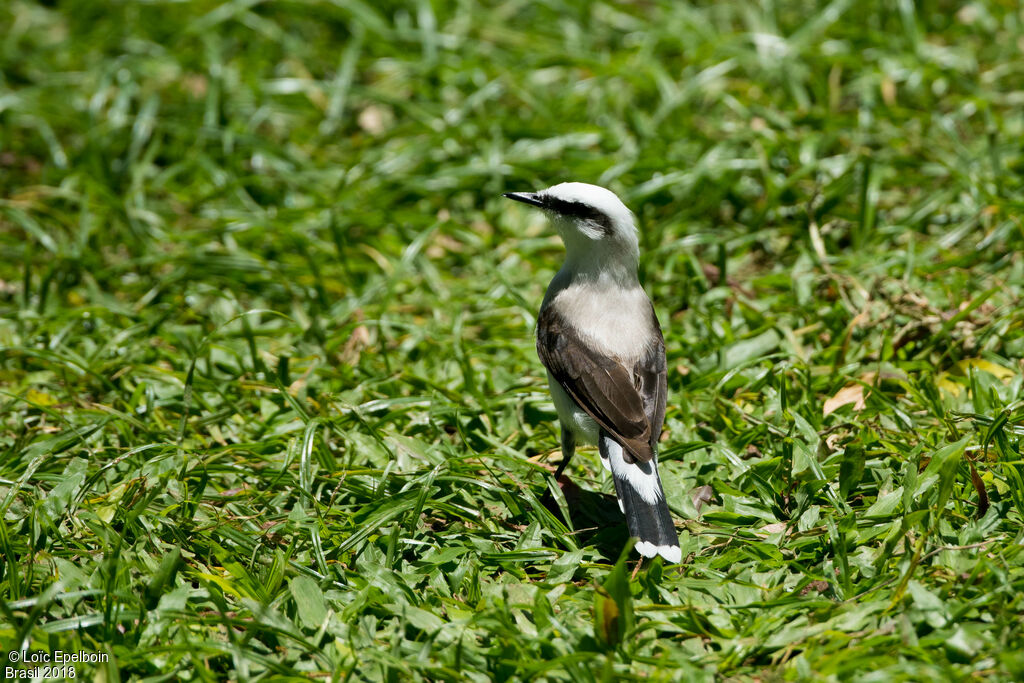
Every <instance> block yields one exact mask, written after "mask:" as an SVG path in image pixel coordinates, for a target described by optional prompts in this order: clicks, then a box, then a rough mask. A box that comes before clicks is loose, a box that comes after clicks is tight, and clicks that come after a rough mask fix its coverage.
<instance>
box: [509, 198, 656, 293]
mask: <svg viewBox="0 0 1024 683" xmlns="http://www.w3.org/2000/svg"><path fill="white" fill-rule="evenodd" d="M504 196H506V197H508V198H509V199H514V200H516V201H517V202H523V203H524V204H530V205H532V206H536V207H539V208H541V209H543V210H544V212H545V213H547V214H548V216H549V217H550V218H551V222H552V224H553V225H554V226H555V229H556V230H557V231H558V234H559V235H560V236H561V237H562V241H563V242H564V243H565V251H566V266H567V267H569V268H570V269H572V270H594V269H609V268H611V269H622V268H624V269H625V270H626V271H627V272H629V273H631V274H632V277H633V278H635V277H636V266H637V261H638V260H639V258H640V246H639V242H638V239H637V230H636V224H635V223H634V222H633V214H632V213H631V212H630V210H629V209H628V208H626V205H625V204H623V203H622V201H621V200H620V199H619V198H618V197H616V196H615V193H614V192H612V191H611V190H606V189H605V188H603V187H598V186H597V185H589V184H587V183H561V184H559V185H554V186H552V187H549V188H548V189H546V190H541V191H540V192H506V193H505V195H504ZM616 266H618V267H619V268H616Z"/></svg>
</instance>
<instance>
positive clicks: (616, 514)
mask: <svg viewBox="0 0 1024 683" xmlns="http://www.w3.org/2000/svg"><path fill="white" fill-rule="evenodd" d="M558 485H559V487H561V489H562V495H564V496H565V502H566V505H567V507H568V510H569V516H570V517H571V520H566V519H565V517H564V515H563V514H562V510H561V508H559V506H558V503H557V502H555V499H554V497H553V496H552V495H551V492H550V491H546V492H545V493H544V496H543V497H542V498H541V500H540V502H541V504H542V505H543V506H544V507H546V508H547V509H548V511H549V512H551V514H553V515H554V516H555V517H557V518H558V519H560V520H561V521H562V522H563V523H564V524H566V525H567V526H569V527H570V528H573V529H576V530H577V532H576V538H577V541H578V542H579V544H580V545H581V546H583V545H591V546H593V547H595V548H596V549H597V550H598V552H600V553H601V557H602V559H603V560H604V561H606V562H609V563H612V564H614V563H615V560H616V559H617V558H618V557H619V554H620V553H621V552H622V547H623V546H624V545H625V544H626V542H627V541H628V540H629V529H628V527H627V526H626V517H625V516H624V515H623V514H622V510H620V509H619V503H618V500H617V499H616V498H615V496H613V495H611V494H609V493H601V492H599V491H588V490H586V489H583V488H580V486H579V485H577V484H576V483H575V482H574V481H572V479H570V478H569V477H567V476H566V475H562V476H560V477H559V478H558ZM569 522H571V524H570V523H569Z"/></svg>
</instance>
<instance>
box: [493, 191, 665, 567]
mask: <svg viewBox="0 0 1024 683" xmlns="http://www.w3.org/2000/svg"><path fill="white" fill-rule="evenodd" d="M503 196H504V197H506V198H508V199H512V200H514V201H517V202H522V203H523V204H527V205H530V206H534V207H537V208H538V209H541V210H542V211H543V212H544V213H545V214H547V216H548V218H549V220H550V222H551V224H552V225H553V227H554V228H555V230H556V231H557V232H558V234H559V236H560V237H561V238H562V242H563V243H564V245H565V262H564V263H563V265H562V267H561V269H559V271H558V273H557V274H556V275H555V277H554V278H553V279H552V280H551V283H550V284H549V285H548V288H547V291H546V293H545V295H544V299H543V302H542V303H541V307H540V312H539V314H538V315H537V355H538V356H539V357H540V360H541V363H542V364H543V365H544V367H545V369H546V370H547V377H548V387H549V389H550V391H551V398H552V401H553V402H554V404H555V409H556V410H557V412H558V420H559V423H560V432H561V434H560V442H561V450H562V462H561V463H560V464H559V467H558V469H557V471H556V472H555V479H556V480H557V479H558V477H560V476H561V474H562V472H563V471H564V470H565V468H566V466H567V465H568V464H569V461H570V460H571V459H572V457H573V455H574V453H575V451H576V445H577V444H588V445H596V446H597V447H598V453H599V454H600V458H601V463H602V465H604V467H605V469H607V470H609V471H610V472H611V476H612V480H613V482H614V484H615V493H616V496H617V498H618V502H619V508H620V509H621V510H622V513H623V514H624V515H625V517H626V524H627V526H628V528H629V533H630V536H633V537H635V538H636V539H637V540H636V544H635V545H634V548H635V549H636V550H637V551H638V552H639V553H640V555H641V556H643V557H645V558H653V557H655V556H656V555H660V556H661V557H662V558H664V559H665V560H667V561H668V562H679V561H680V559H681V552H680V548H679V536H678V534H677V533H676V529H675V525H674V524H673V522H672V515H671V512H670V510H669V507H668V503H667V502H666V499H665V490H664V488H663V487H662V484H661V477H660V476H659V474H658V440H659V438H660V436H661V431H662V425H663V423H664V421H665V405H666V400H667V392H668V387H667V373H666V361H665V339H664V337H663V336H662V332H661V325H660V324H659V323H658V317H657V315H656V314H655V311H654V306H653V304H652V303H651V300H650V299H649V298H648V296H647V293H646V292H645V291H644V289H643V287H642V286H641V285H640V281H639V278H638V276H637V266H638V264H639V259H640V245H639V237H638V232H637V227H636V223H635V221H634V218H633V214H632V212H631V211H630V210H629V209H628V208H627V207H626V205H625V204H623V203H622V200H620V199H619V197H618V196H617V195H616V194H615V193H614V192H612V191H611V190H608V189H605V188H603V187H599V186H597V185H591V184H588V183H579V182H568V183H560V184H558V185H553V186H552V187H549V188H547V189H545V190H540V191H537V192H506V193H504V195H503ZM637 568H638V569H639V565H638V566H637Z"/></svg>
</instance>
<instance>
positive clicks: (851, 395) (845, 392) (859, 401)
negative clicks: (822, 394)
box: [823, 384, 864, 416]
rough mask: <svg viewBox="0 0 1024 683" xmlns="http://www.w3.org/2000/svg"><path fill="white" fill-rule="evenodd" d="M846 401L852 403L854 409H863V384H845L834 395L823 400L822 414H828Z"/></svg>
mask: <svg viewBox="0 0 1024 683" xmlns="http://www.w3.org/2000/svg"><path fill="white" fill-rule="evenodd" d="M847 403H852V404H853V409H854V410H864V385H863V384H847V385H846V386H845V387H843V388H842V389H840V390H839V391H837V392H836V395H835V396H833V397H832V398H830V399H828V400H826V401H825V407H824V410H823V413H824V415H826V416H827V415H830V414H831V413H834V412H835V411H837V410H839V408H840V407H842V406H845V405H846V404H847Z"/></svg>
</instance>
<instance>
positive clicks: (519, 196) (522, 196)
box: [501, 192, 545, 209]
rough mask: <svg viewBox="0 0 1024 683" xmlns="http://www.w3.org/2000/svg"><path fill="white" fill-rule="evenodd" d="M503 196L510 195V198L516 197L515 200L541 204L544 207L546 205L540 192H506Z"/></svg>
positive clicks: (533, 204)
mask: <svg viewBox="0 0 1024 683" xmlns="http://www.w3.org/2000/svg"><path fill="white" fill-rule="evenodd" d="M501 196H502V197H508V198H509V199H514V200H515V201H517V202H522V203H523V204H530V205H531V206H539V207H540V208H542V209H543V208H544V207H545V204H544V202H543V201H542V200H541V199H540V197H539V196H538V193H536V192H506V193H505V194H503V195H501Z"/></svg>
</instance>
